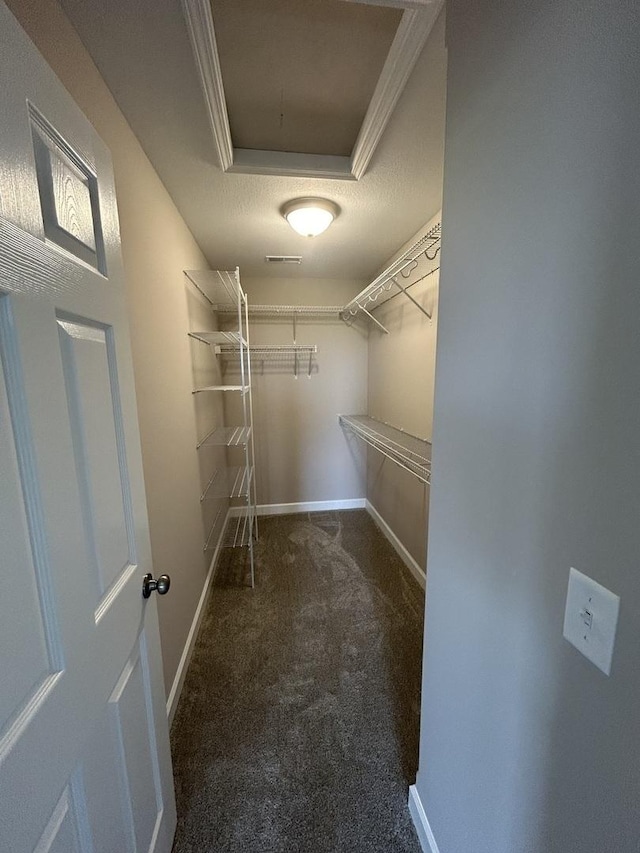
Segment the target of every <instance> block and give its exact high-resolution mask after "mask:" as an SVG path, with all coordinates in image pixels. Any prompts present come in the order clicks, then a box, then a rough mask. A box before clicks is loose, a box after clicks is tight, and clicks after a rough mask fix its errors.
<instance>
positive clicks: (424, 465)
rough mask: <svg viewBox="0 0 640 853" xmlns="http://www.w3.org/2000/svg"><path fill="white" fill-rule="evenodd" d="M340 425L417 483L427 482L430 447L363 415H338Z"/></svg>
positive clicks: (423, 441) (415, 437)
mask: <svg viewBox="0 0 640 853" xmlns="http://www.w3.org/2000/svg"><path fill="white" fill-rule="evenodd" d="M338 420H339V422H340V425H341V426H342V427H343V428H345V429H347V430H349V431H350V432H351V433H353V434H354V435H356V436H357V437H358V438H360V439H362V441H364V442H365V443H366V444H368V445H369V446H370V447H373V448H374V449H375V450H377V451H378V452H379V453H381V454H382V455H383V456H385V457H386V458H387V459H390V460H391V461H392V462H394V463H395V464H396V465H399V466H400V467H401V468H404V469H405V471H408V472H409V473H410V474H413V475H414V477H417V478H418V480H420V482H421V483H426V484H428V483H429V482H430V479H431V444H430V443H429V442H428V441H425V440H424V439H423V438H418V437H417V436H415V435H411V434H410V433H408V432H404V431H403V430H401V429H398V428H397V427H394V426H391V425H390V424H385V423H383V422H382V421H377V420H376V419H375V418H370V417H368V416H367V415H338Z"/></svg>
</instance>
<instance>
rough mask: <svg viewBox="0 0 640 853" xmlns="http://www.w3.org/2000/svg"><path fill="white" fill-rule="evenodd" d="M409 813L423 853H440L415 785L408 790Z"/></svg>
mask: <svg viewBox="0 0 640 853" xmlns="http://www.w3.org/2000/svg"><path fill="white" fill-rule="evenodd" d="M409 812H410V813H411V818H412V819H413V825H414V826H415V828H416V832H417V833H418V840H419V841H420V846H421V847H422V849H423V851H424V853H440V851H439V850H438V845H437V844H436V839H435V837H434V835H433V831H432V830H431V827H430V826H429V821H428V820H427V814H426V812H425V810H424V807H423V805H422V800H421V799H420V794H419V793H418V789H417V788H416V786H415V785H412V786H411V787H410V788H409Z"/></svg>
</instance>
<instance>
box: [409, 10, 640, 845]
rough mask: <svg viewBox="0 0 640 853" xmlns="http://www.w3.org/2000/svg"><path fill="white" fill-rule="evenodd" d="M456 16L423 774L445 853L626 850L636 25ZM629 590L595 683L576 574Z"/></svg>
mask: <svg viewBox="0 0 640 853" xmlns="http://www.w3.org/2000/svg"><path fill="white" fill-rule="evenodd" d="M638 14H639V13H638V6H637V4H636V3H632V2H620V3H615V4H609V3H607V4H604V3H600V2H594V0H583V2H580V3H577V2H564V3H558V2H556V0H512V2H510V3H495V2H490V0H451V2H450V4H449V8H448V27H449V31H448V48H449V76H448V92H447V99H448V105H447V137H446V145H445V151H446V155H445V188H444V247H443V255H444V257H443V265H442V273H441V291H440V325H439V330H438V353H437V369H436V400H435V421H434V473H433V485H432V490H431V519H430V530H429V554H428V579H427V611H426V629H425V658H424V684H423V703H422V731H421V752H420V771H419V775H418V782H417V789H418V792H419V794H420V797H421V800H422V803H423V805H424V807H425V809H426V813H427V815H428V818H429V820H430V823H431V827H432V830H433V832H434V834H435V838H436V840H437V842H438V845H439V848H440V853H472V851H473V853H524V851H527V853H586V851H592V850H598V851H611V853H613V851H615V853H632V851H633V853H637V850H638V849H639V845H640V814H639V805H638V804H639V803H640V713H639V711H638V709H639V706H640V667H639V665H638V648H639V646H638V637H639V635H640V632H639V627H640V625H639V622H638V615H637V614H638V610H639V608H640V571H639V568H638V560H639V556H640V524H639V523H638V520H639V518H640V486H639V483H640V454H639V452H638V436H639V434H640V333H639V328H640V288H639V287H638V270H639V269H640V258H639V257H638V255H639V251H640V250H639V247H640V233H639V230H640V217H639V215H638V199H640V185H639V184H640V178H639V176H640V145H639V142H638V141H639V139H640V120H639V110H638V92H639V91H640V73H639V71H640V60H639V52H638V45H639V44H640V27H639V20H638ZM570 566H575V567H576V568H578V569H580V570H581V571H583V572H585V573H586V574H588V575H590V576H591V577H593V578H595V579H596V580H597V581H599V582H600V583H602V584H604V585H605V586H607V587H608V588H610V589H611V590H613V591H614V592H615V593H617V594H619V595H620V596H621V610H620V620H619V625H618V637H617V643H616V648H615V652H614V657H613V667H612V672H611V676H610V677H609V678H607V677H606V676H605V675H603V674H602V673H601V672H600V671H599V670H597V669H596V668H595V667H594V666H593V665H592V664H591V663H589V661H587V660H586V659H585V658H584V657H582V656H581V655H580V654H579V653H578V652H577V651H576V650H575V649H574V648H573V647H572V646H571V645H569V644H568V643H567V642H566V641H565V640H563V638H562V624H563V611H564V603H565V595H566V586H567V579H568V573H569V567H570Z"/></svg>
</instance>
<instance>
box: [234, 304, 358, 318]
mask: <svg viewBox="0 0 640 853" xmlns="http://www.w3.org/2000/svg"><path fill="white" fill-rule="evenodd" d="M233 310H234V309H233V306H232V305H226V306H223V305H221V306H220V311H221V312H222V313H223V314H226V313H231V312H232V311H233ZM343 310H344V306H342V305H252V304H251V303H249V305H248V311H249V316H250V317H257V316H260V315H262V316H264V317H278V316H282V317H286V318H287V319H291V318H292V317H294V316H303V317H310V316H313V317H331V316H333V317H336V318H339V316H340V314H341V312H342V311H343Z"/></svg>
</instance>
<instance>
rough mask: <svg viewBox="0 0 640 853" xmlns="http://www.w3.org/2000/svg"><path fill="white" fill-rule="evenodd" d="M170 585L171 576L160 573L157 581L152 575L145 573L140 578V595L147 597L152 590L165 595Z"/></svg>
mask: <svg viewBox="0 0 640 853" xmlns="http://www.w3.org/2000/svg"><path fill="white" fill-rule="evenodd" d="M170 586H171V578H170V577H169V575H160V577H159V578H158V580H157V581H154V579H153V575H151V574H148V575H145V576H144V578H143V579H142V597H143V598H149V596H150V595H151V593H152V592H154V591H155V592H157V593H158V595H166V594H167V593H168V592H169V587H170Z"/></svg>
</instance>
